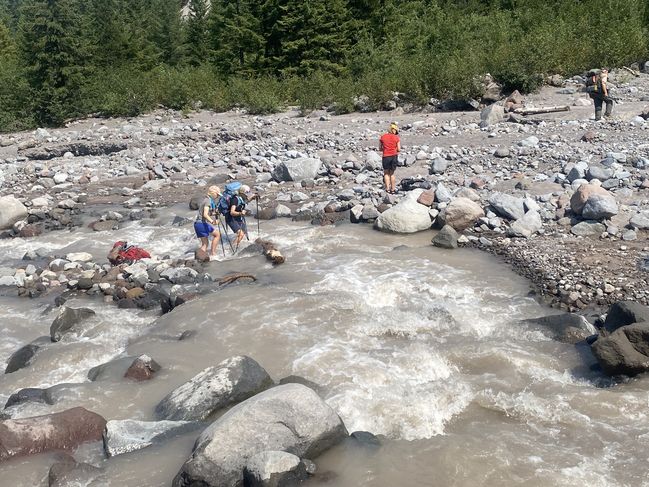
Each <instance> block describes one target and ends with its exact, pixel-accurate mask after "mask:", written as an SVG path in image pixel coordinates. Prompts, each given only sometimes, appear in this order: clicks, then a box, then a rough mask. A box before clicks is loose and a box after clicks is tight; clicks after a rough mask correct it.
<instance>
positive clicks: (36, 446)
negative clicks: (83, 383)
mask: <svg viewBox="0 0 649 487" xmlns="http://www.w3.org/2000/svg"><path fill="white" fill-rule="evenodd" d="M105 427H106V420H105V419H104V418H102V417H101V416H99V415H98V414H95V413H93V412H91V411H88V410H86V409H84V408H81V407H77V408H72V409H68V410H66V411H63V412H60V413H54V414H47V415H45V416H35V417H32V418H24V419H7V420H5V421H0V460H6V459H8V458H11V457H16V456H25V455H33V454H36V453H43V452H46V451H53V450H67V451H73V450H75V449H76V448H77V447H78V446H79V445H81V444H82V443H85V442H88V441H98V440H100V439H101V435H102V432H103V430H104V428H105Z"/></svg>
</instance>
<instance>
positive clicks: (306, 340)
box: [0, 208, 649, 487]
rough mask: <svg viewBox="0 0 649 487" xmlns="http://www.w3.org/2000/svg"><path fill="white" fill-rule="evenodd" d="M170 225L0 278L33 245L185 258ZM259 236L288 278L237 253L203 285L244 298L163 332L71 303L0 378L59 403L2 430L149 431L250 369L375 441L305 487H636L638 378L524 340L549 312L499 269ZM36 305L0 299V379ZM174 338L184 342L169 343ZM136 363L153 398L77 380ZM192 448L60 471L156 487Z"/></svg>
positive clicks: (473, 259)
mask: <svg viewBox="0 0 649 487" xmlns="http://www.w3.org/2000/svg"><path fill="white" fill-rule="evenodd" d="M172 213H180V214H188V212H186V211H184V210H182V209H179V208H175V209H173V212H172ZM187 216H189V215H187ZM171 217H172V214H171V213H170V214H169V215H165V214H164V213H163V215H162V217H161V218H160V220H159V221H156V222H145V223H143V222H133V223H132V224H129V226H127V227H126V228H125V229H122V230H120V231H118V232H99V233H93V232H91V231H89V230H77V231H75V232H73V233H69V232H57V233H51V234H49V235H48V236H47V243H46V244H44V241H45V239H44V238H42V237H41V238H40V239H38V240H37V241H36V240H34V241H28V240H25V241H23V240H20V239H17V240H13V241H6V240H5V241H0V261H1V262H0V265H1V266H15V265H16V264H17V263H18V262H17V260H18V259H20V258H21V257H22V255H23V254H24V253H25V252H26V251H27V250H33V249H35V248H37V247H42V246H44V245H45V246H46V248H47V249H48V250H49V251H50V252H51V253H54V254H58V255H63V254H65V253H67V252H70V251H88V252H91V253H93V255H95V256H96V257H97V259H98V261H100V262H104V261H105V254H106V253H107V250H108V248H109V247H110V245H111V244H112V242H113V241H116V240H122V239H126V240H128V241H129V242H130V243H137V244H142V245H144V246H145V247H146V248H147V249H149V250H151V251H152V252H153V253H154V254H156V255H161V256H162V255H165V254H168V255H171V256H172V257H182V256H183V255H185V254H186V253H187V252H191V251H192V250H193V248H194V246H195V239H194V238H193V235H192V232H191V227H190V226H185V227H172V226H169V225H168V223H169V221H168V220H169V219H170V218H171ZM251 229H252V225H251ZM254 230H255V231H254V232H252V235H251V237H252V238H254V237H256V228H254ZM261 230H262V232H261V233H262V235H263V236H264V237H265V238H270V239H271V240H273V241H274V242H275V243H276V244H277V246H278V248H280V249H281V250H282V252H283V254H284V255H285V256H286V258H287V261H286V263H285V264H283V265H281V266H278V267H275V268H273V267H272V266H271V265H270V264H268V263H267V262H266V261H265V260H264V259H263V257H261V256H257V255H244V254H242V255H240V256H239V257H235V258H232V257H230V256H229V255H228V256H227V257H226V258H225V259H223V257H220V259H221V260H219V261H214V262H212V263H210V264H209V272H210V273H211V274H213V275H214V276H217V277H219V276H221V275H224V274H226V273H228V272H231V271H241V272H249V273H252V274H254V275H255V276H256V277H257V281H256V282H255V283H252V284H240V285H232V286H229V287H226V288H224V289H223V290H221V291H219V292H216V293H213V294H209V295H206V296H203V297H202V298H200V299H198V300H195V301H191V302H189V303H187V304H185V305H183V306H181V307H179V308H177V309H175V310H174V311H173V312H171V313H169V314H167V315H164V316H158V313H156V312H152V311H149V312H146V311H132V310H119V309H117V308H116V306H114V304H111V303H104V302H103V301H102V299H101V298H93V299H80V298H79V299H74V300H72V301H71V302H69V303H68V304H69V305H72V306H75V307H76V306H86V307H90V308H93V309H94V310H95V311H96V312H97V316H96V317H95V318H93V319H91V320H89V321H88V322H87V324H85V325H84V327H83V331H82V332H80V333H79V334H76V335H66V336H65V337H64V339H63V340H62V341H61V342H59V343H56V344H53V345H51V346H49V347H47V348H46V349H45V350H43V351H42V352H41V353H39V354H38V355H37V357H36V359H35V360H34V361H33V363H32V365H31V366H30V367H27V368H25V369H22V370H19V371H17V372H15V373H12V374H7V375H4V376H0V403H2V404H4V402H6V400H7V398H8V397H9V396H10V395H11V394H12V393H13V392H16V391H17V390H19V389H21V388H24V387H49V386H53V385H57V384H66V385H64V386H60V388H58V389H57V394H56V395H57V398H58V401H57V402H56V403H55V404H54V405H52V406H50V405H45V404H38V403H28V404H25V405H23V406H21V407H20V408H19V410H18V411H17V413H16V414H15V417H28V416H33V415H37V414H47V413H51V412H55V411H60V410H64V409H67V408H69V407H73V406H84V407H86V408H87V409H89V410H92V411H95V412H97V413H99V414H101V415H103V416H104V417H105V418H106V419H129V418H130V419H139V420H152V419H153V408H154V407H155V405H156V404H157V403H158V402H159V401H160V399H162V397H164V396H165V395H166V394H167V393H168V392H169V391H171V390H172V389H173V388H175V387H176V386H178V385H180V384H181V383H183V382H184V381H186V380H188V379H190V378H191V377H193V376H194V375H195V374H197V373H198V372H199V371H201V370H202V369H203V368H205V367H207V366H209V365H214V364H217V363H219V362H220V361H222V360H223V359H225V358H227V357H230V356H232V355H238V354H246V355H249V356H251V357H253V358H254V359H255V360H257V361H258V362H259V363H260V364H261V365H262V366H264V367H265V368H266V370H268V372H269V373H270V374H271V376H272V377H273V378H275V379H276V380H279V379H280V378H282V377H285V376H288V375H300V376H303V377H305V378H307V379H309V380H311V381H313V382H315V383H317V384H319V385H320V393H321V395H322V397H323V398H324V399H325V400H326V402H327V403H328V404H329V405H330V406H331V407H332V408H333V409H334V410H335V411H336V412H338V414H339V415H340V416H341V418H342V419H343V421H344V422H345V424H346V426H347V428H348V430H349V431H350V432H352V431H357V430H364V431H369V432H372V433H374V434H376V435H381V439H382V446H381V448H379V449H363V448H358V447H352V446H350V445H342V446H339V447H336V448H334V449H332V450H330V451H329V452H327V453H326V454H325V455H323V456H321V457H320V458H318V459H317V460H316V463H317V464H318V471H319V473H320V475H318V476H317V477H315V478H314V479H313V480H311V481H309V482H307V484H306V485H330V486H335V487H358V486H372V487H394V486H424V485H425V486H444V487H450V486H457V487H460V486H461V487H469V486H471V487H476V486H485V487H486V486H505V485H507V486H509V485H525V486H526V487H530V486H577V485H579V486H581V485H589V486H595V487H599V486H601V487H604V486H606V487H608V486H628V487H644V486H649V481H647V480H646V479H645V477H646V465H647V460H648V457H649V453H647V452H649V427H647V424H648V421H647V419H648V414H649V379H647V378H639V379H636V380H632V381H630V382H627V383H625V384H619V385H616V386H614V387H607V386H608V385H610V384H609V383H608V382H607V381H606V380H605V379H603V378H602V376H601V375H600V374H599V373H597V372H594V371H591V369H590V367H589V366H590V365H591V364H592V363H593V358H592V357H591V356H590V352H589V351H588V350H585V349H581V348H579V347H575V346H573V345H567V344H563V343H558V342H556V341H553V340H551V339H550V338H549V337H548V336H547V335H546V334H545V333H543V331H542V330H540V329H538V328H535V327H533V326H530V325H528V324H524V323H522V322H521V320H523V319H526V318H531V317H538V316H543V315H546V314H552V313H554V311H552V310H550V309H548V308H545V307H544V306H542V305H541V304H539V303H538V302H537V301H535V300H534V299H533V297H532V296H531V295H530V290H531V288H530V285H529V283H528V282H526V281H525V280H524V279H522V278H520V277H518V276H516V275H515V274H514V273H513V272H511V270H509V268H508V267H507V266H505V265H504V264H502V263H500V262H499V261H497V260H495V259H494V258H492V257H491V256H488V255H485V254H482V253H480V252H477V251H472V250H464V249H460V250H455V251H447V250H441V249H437V248H434V247H432V246H431V245H430V238H431V236H432V234H431V233H427V232H424V233H421V234H417V235H411V236H397V235H387V234H382V233H379V232H376V231H374V230H372V229H371V228H369V227H368V226H356V225H343V226H339V227H313V226H310V225H307V224H298V223H290V222H288V221H286V222H280V221H272V222H262V226H261ZM49 304H51V303H50V302H49V301H48V299H47V298H44V299H40V300H29V299H16V298H6V297H3V298H0V331H1V333H2V337H3V340H1V341H0V361H2V362H3V363H6V360H7V359H8V358H9V356H10V355H11V354H12V353H13V352H14V351H15V350H16V349H17V348H19V347H20V346H22V345H24V344H26V343H28V342H29V341H31V340H33V339H35V338H37V337H39V336H43V335H48V333H49V326H50V324H51V322H52V320H53V319H54V317H55V315H56V310H55V309H51V308H50V307H49ZM186 330H193V331H194V333H193V334H192V335H191V336H190V337H189V338H188V339H185V340H183V341H178V340H177V337H178V336H179V335H180V333H182V332H183V331H186ZM141 353H146V354H148V355H150V356H151V357H153V358H154V359H155V360H156V361H157V362H158V363H159V364H160V365H161V366H162V370H160V372H158V373H157V375H156V376H155V377H154V379H153V380H151V381H148V382H146V383H133V382H130V381H127V380H124V379H122V378H121V377H120V376H119V375H115V376H111V375H110V374H107V375H106V376H103V377H102V378H101V379H100V380H98V381H95V382H90V381H89V380H88V379H87V373H88V370H89V369H90V368H92V367H94V366H96V365H99V364H102V363H105V362H108V361H110V360H112V359H114V358H118V357H125V356H137V355H139V354H141ZM197 434H198V433H196V432H193V433H188V434H185V435H182V436H179V437H177V438H175V439H173V440H170V441H169V442H166V443H164V444H162V445H159V446H153V447H149V448H147V449H144V450H141V451H138V452H134V453H130V454H126V455H121V456H118V457H114V458H112V459H110V460H106V459H104V458H103V455H102V448H101V445H100V444H99V443H96V444H88V445H84V446H82V447H81V448H80V449H79V450H78V451H77V452H76V453H75V458H76V459H77V460H79V461H86V462H88V463H91V464H93V465H96V466H100V467H102V468H104V469H105V472H104V474H103V475H102V477H101V478H100V479H99V480H96V481H95V482H94V483H91V484H89V485H91V486H100V485H101V486H104V485H106V486H115V487H116V486H120V487H124V486H132V487H145V486H146V487H148V486H150V487H154V486H155V487H157V486H166V485H170V483H171V479H172V478H173V476H174V475H175V474H176V472H177V471H178V469H179V468H180V466H181V464H182V463H183V462H184V460H185V459H186V458H187V457H188V456H189V454H190V453H191V447H192V444H193V441H194V439H195V438H196V436H197ZM53 457H54V455H51V454H47V455H39V456H33V457H28V458H20V459H15V460H11V461H9V462H4V463H2V464H0V478H1V479H2V480H1V481H0V484H1V485H7V486H9V485H11V486H40V485H47V472H48V469H49V466H50V465H51V463H52V461H53Z"/></svg>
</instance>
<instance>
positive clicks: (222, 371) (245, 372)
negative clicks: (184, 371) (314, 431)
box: [155, 355, 273, 421]
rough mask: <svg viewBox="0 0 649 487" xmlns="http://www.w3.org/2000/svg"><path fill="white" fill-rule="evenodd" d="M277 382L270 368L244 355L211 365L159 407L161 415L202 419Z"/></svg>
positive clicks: (162, 417) (179, 419) (163, 417)
mask: <svg viewBox="0 0 649 487" xmlns="http://www.w3.org/2000/svg"><path fill="white" fill-rule="evenodd" d="M272 385H273V380H272V379H271V378H270V376H269V375H268V372H266V371H265V370H264V368H263V367H262V366H261V365H259V364H258V363H257V362H256V361H255V360H253V359H251V358H250V357H246V356H244V355H241V356H236V357H232V358H229V359H227V360H224V361H223V362H221V363H220V364H218V365H216V366H214V367H208V368H206V369H205V370H203V371H202V372H200V373H199V374H198V375H196V376H195V377H193V378H192V379H191V380H190V381H189V382H186V383H185V384H183V385H181V386H180V387H178V388H177V389H175V390H173V391H172V392H171V393H169V394H168V395H167V396H166V397H165V398H164V399H163V400H162V401H160V403H158V405H157V406H156V408H155V413H156V417H157V418H158V419H169V420H175V421H200V420H203V419H205V418H207V417H208V416H210V415H211V414H213V413H215V412H216V411H218V410H219V409H223V408H225V407H227V406H231V405H232V404H236V403H238V402H241V401H243V400H245V399H248V398H249V397H251V396H254V395H255V394H257V393H258V392H261V391H264V390H266V389H268V388H269V387H270V386H272Z"/></svg>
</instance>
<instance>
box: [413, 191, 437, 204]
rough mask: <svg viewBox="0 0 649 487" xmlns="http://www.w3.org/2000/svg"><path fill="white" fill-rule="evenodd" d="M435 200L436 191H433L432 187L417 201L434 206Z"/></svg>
mask: <svg viewBox="0 0 649 487" xmlns="http://www.w3.org/2000/svg"><path fill="white" fill-rule="evenodd" d="M434 202H435V191H433V190H432V189H427V190H426V191H424V192H423V193H421V194H420V195H419V198H417V203H419V204H420V205H424V206H433V203H434Z"/></svg>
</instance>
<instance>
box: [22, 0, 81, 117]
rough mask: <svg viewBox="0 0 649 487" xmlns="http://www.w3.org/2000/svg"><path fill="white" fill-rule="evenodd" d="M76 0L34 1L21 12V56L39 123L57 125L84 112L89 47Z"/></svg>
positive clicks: (27, 4)
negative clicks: (82, 91) (85, 43)
mask: <svg viewBox="0 0 649 487" xmlns="http://www.w3.org/2000/svg"><path fill="white" fill-rule="evenodd" d="M80 12H81V10H80V7H79V3H78V2H77V1H76V0H31V1H29V2H28V3H26V4H25V5H24V7H23V9H22V11H21V17H20V24H19V39H20V57H21V61H22V63H23V65H24V66H25V75H26V79H27V82H28V83H29V86H30V87H31V89H32V102H33V104H34V108H33V110H34V114H35V116H36V119H37V120H38V122H39V123H42V124H46V125H57V124H60V123H61V122H62V121H63V120H65V119H66V118H68V117H70V116H75V115H78V114H79V113H81V111H82V103H81V99H80V95H79V94H80V88H81V86H82V84H83V80H84V76H85V74H86V61H87V59H88V51H87V49H88V46H86V45H84V44H83V42H84V40H85V39H84V38H83V36H82V35H81V33H82V31H81V24H82V22H81V15H80Z"/></svg>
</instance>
